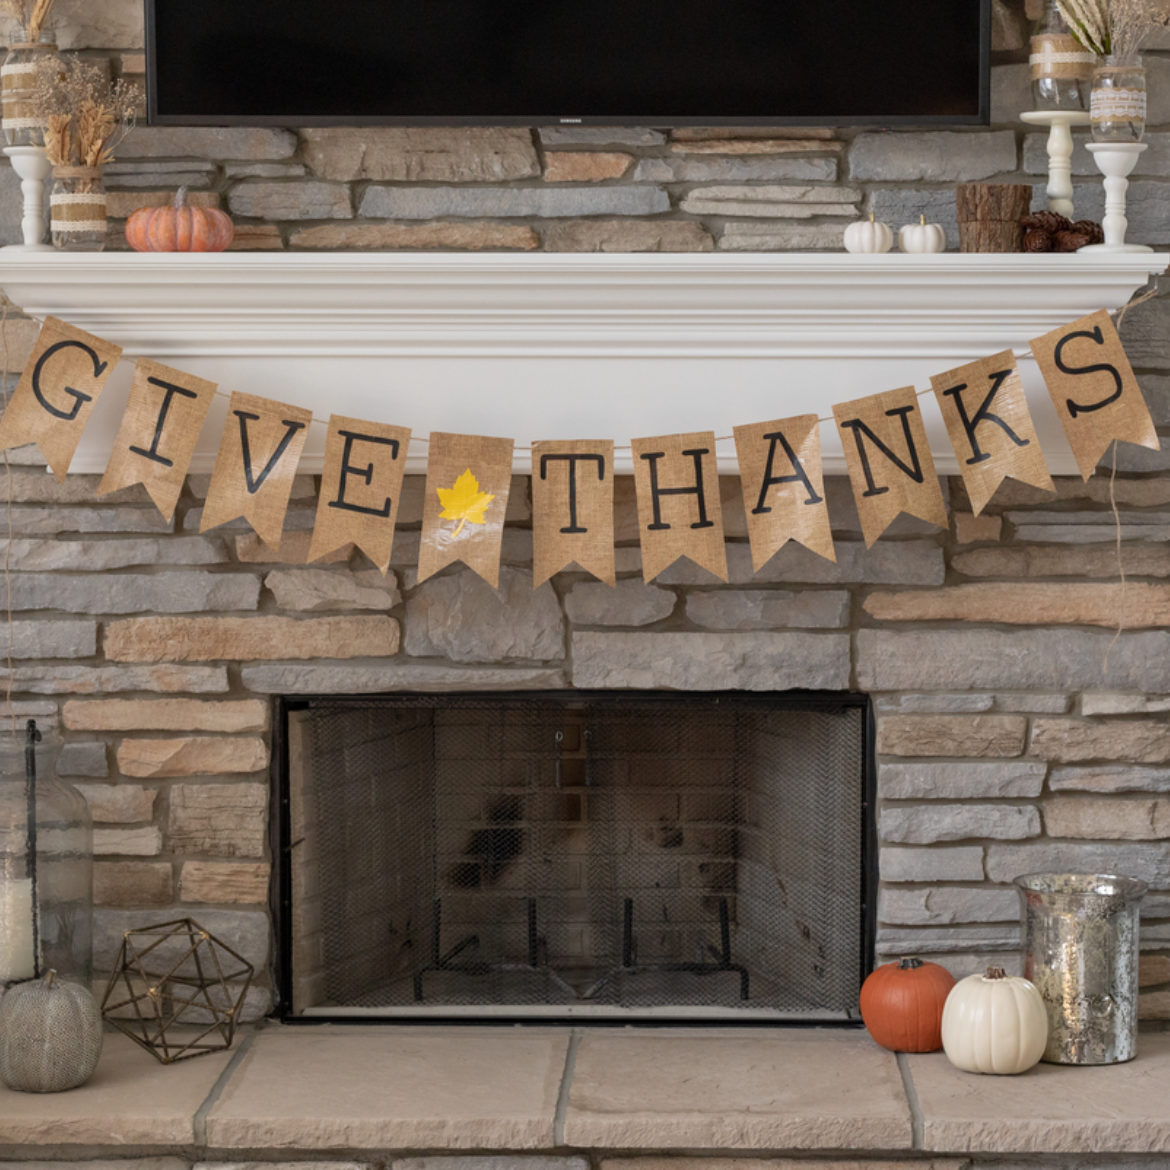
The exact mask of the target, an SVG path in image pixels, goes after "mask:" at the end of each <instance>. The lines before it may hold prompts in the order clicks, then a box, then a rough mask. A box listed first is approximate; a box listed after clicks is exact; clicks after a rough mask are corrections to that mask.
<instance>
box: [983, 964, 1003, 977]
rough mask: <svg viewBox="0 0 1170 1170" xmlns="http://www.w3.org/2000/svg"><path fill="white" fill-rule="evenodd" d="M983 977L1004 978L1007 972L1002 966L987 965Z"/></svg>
mask: <svg viewBox="0 0 1170 1170" xmlns="http://www.w3.org/2000/svg"><path fill="white" fill-rule="evenodd" d="M983 978H984V979H1006V978H1007V972H1006V971H1005V970H1004V969H1003V968H1002V967H988V968H987V974H986V975H984V977H983Z"/></svg>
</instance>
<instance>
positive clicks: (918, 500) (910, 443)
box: [833, 386, 947, 548]
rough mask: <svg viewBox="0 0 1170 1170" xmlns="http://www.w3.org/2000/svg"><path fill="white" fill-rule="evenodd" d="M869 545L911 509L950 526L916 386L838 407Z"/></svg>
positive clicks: (839, 425)
mask: <svg viewBox="0 0 1170 1170" xmlns="http://www.w3.org/2000/svg"><path fill="white" fill-rule="evenodd" d="M833 414H834V415H835V416H836V419H837V430H838V431H839V432H840V433H841V446H842V448H843V449H844V451H845V464H846V466H847V467H848V468H849V480H850V483H851V484H852V485H853V495H854V497H855V498H856V500H857V511H858V514H859V515H860V517H861V531H862V534H863V535H864V537H865V546H866V548H872V547H873V545H874V543H875V542H876V541H877V539H878V537H879V536H881V534H882V533H883V532H885V530H886V529H887V528H889V526H890V525H891V524H892V523H893V522H894V520H895V519H896V518H897V516H898V514H899V513H900V512H909V513H910V515H911V516H917V517H918V518H919V519H920V520H925V521H927V523H929V524H937V525H938V526H939V527H940V528H945V527H946V526H947V506H946V504H945V503H944V501H943V497H942V490H941V489H940V488H939V486H938V477H937V476H936V475H935V471H934V459H933V458H932V456H931V454H930V447H929V446H928V445H927V442H926V428H925V427H924V426H923V425H922V411H921V410H919V409H918V398H917V397H916V395H915V393H914V387H913V386H905V387H903V388H902V389H900V390H889V391H887V392H886V393H885V394H874V395H873V396H872V397H870V398H858V399H856V400H855V401H853V402H841V403H838V404H837V405H836V406H834V407H833Z"/></svg>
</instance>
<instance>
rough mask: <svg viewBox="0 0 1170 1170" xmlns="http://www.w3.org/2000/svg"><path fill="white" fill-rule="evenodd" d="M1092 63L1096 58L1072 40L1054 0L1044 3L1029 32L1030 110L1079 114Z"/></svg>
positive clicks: (1090, 76) (1070, 32) (1088, 82)
mask: <svg viewBox="0 0 1170 1170" xmlns="http://www.w3.org/2000/svg"><path fill="white" fill-rule="evenodd" d="M1096 63H1097V58H1096V56H1095V55H1094V54H1093V53H1092V52H1091V51H1090V50H1088V49H1086V48H1085V47H1084V45H1082V44H1081V43H1080V42H1079V41H1078V40H1077V39H1076V37H1074V36H1073V34H1072V31H1071V30H1070V29H1069V27H1068V25H1067V24H1066V23H1065V19H1064V17H1063V16H1061V14H1060V9H1059V8H1058V7H1057V6H1056V0H1044V14H1043V16H1041V18H1040V20H1039V21H1037V23H1036V26H1035V28H1034V29H1033V32H1032V39H1031V42H1030V51H1029V55H1028V64H1029V66H1030V68H1031V74H1032V105H1033V107H1034V108H1035V109H1037V110H1083V109H1084V108H1085V107H1086V105H1087V104H1088V96H1089V84H1090V80H1091V78H1092V75H1093V66H1094V65H1096Z"/></svg>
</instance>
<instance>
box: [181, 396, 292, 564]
mask: <svg viewBox="0 0 1170 1170" xmlns="http://www.w3.org/2000/svg"><path fill="white" fill-rule="evenodd" d="M312 418H313V415H312V413H311V412H310V411H308V410H302V409H301V408H300V407H299V406H288V405H286V404H285V403H283V402H273V400H272V399H271V398H258V397H256V396H255V395H252V394H233V395H232V397H231V402H230V403H229V404H228V416H227V423H226V424H225V425H224V431H223V438H222V440H221V441H220V446H219V452H218V454H217V455H216V457H215V469H214V470H213V471H212V473H211V484H210V485H209V486H208V489H207V500H206V502H205V503H204V505H203V522H202V523H201V524H200V525H199V531H200V532H206V531H207V530H208V529H209V528H215V527H217V526H218V525H220V524H226V523H227V522H228V521H229V520H236V519H238V518H240V517H243V519H245V520H246V521H247V522H248V523H249V524H251V525H252V527H253V528H254V529H255V530H256V534H257V535H258V536H259V537H260V539H261V540H262V541H264V543H265V544H266V545H268V547H269V548H271V549H278V548H279V547H280V538H281V534H282V533H283V531H284V514H285V512H286V511H287V510H288V498H289V496H290V495H291V493H292V485H293V478H294V477H295V475H296V473H297V460H299V459H300V457H301V451H302V449H303V448H304V446H305V438H306V436H307V435H308V428H309V423H310V422H311V421H312Z"/></svg>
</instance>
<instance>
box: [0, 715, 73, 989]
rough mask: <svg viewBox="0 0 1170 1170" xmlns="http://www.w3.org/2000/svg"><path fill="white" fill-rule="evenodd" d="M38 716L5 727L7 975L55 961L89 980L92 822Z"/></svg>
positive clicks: (3, 935)
mask: <svg viewBox="0 0 1170 1170" xmlns="http://www.w3.org/2000/svg"><path fill="white" fill-rule="evenodd" d="M55 763H56V745H55V744H54V743H53V742H50V741H47V740H44V739H42V738H41V736H40V732H38V731H37V729H36V725H35V723H33V722H32V721H31V720H30V721H29V723H28V725H27V726H25V727H20V726H17V727H16V728H13V727H12V726H11V725H8V726H6V727H5V728H4V730H3V732H2V733H0V983H2V984H4V985H7V984H9V983H16V982H20V981H21V980H24V979H33V978H36V977H37V976H40V975H43V974H44V973H45V972H46V971H48V970H49V969H50V968H52V969H55V970H56V971H57V972H58V974H59V975H60V976H61V978H63V979H71V980H73V981H74V982H77V983H81V984H83V985H85V986H88V985H89V982H90V977H91V974H92V968H93V958H92V953H91V950H92V935H93V827H92V822H91V820H90V815H89V808H88V806H87V804H86V802H85V799H84V798H83V797H82V796H81V794H80V793H79V792H78V791H77V790H76V789H75V788H72V787H70V786H69V785H68V784H65V783H64V782H63V781H62V780H60V779H59V778H58V777H57V775H56V771H55Z"/></svg>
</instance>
